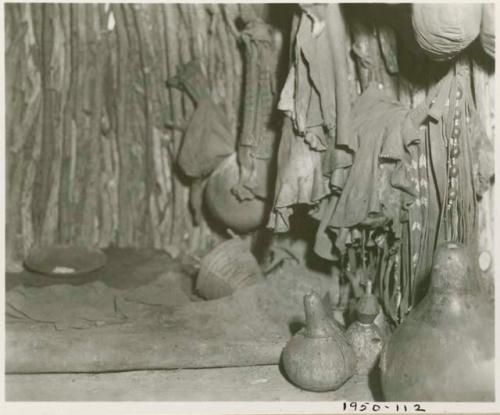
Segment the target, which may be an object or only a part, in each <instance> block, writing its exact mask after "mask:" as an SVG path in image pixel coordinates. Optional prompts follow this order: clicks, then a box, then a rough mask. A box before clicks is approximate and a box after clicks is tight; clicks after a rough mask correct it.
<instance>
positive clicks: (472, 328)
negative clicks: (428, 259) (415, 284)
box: [380, 243, 495, 402]
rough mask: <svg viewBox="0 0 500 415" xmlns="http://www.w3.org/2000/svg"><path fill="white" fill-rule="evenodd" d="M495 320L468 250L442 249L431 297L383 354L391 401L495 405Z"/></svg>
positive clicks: (412, 314) (385, 384)
mask: <svg viewBox="0 0 500 415" xmlns="http://www.w3.org/2000/svg"><path fill="white" fill-rule="evenodd" d="M493 315H494V307H493V304H491V303H490V302H489V301H488V300H487V299H486V298H483V296H482V295H481V294H480V288H479V283H478V280H477V277H476V275H475V272H474V270H473V266H472V261H471V255H470V253H469V252H468V250H467V249H466V248H465V247H464V246H463V245H460V244H458V243H447V244H444V245H442V246H441V247H440V248H439V249H438V250H437V252H436V254H435V257H434V262H433V268H432V273H431V283H430V287H429V291H428V293H427V294H426V296H425V297H424V299H423V300H422V301H421V302H420V303H419V304H418V305H417V306H416V307H415V308H414V309H413V310H412V311H411V312H410V314H409V315H408V316H407V318H406V320H405V321H404V322H403V323H402V324H401V325H400V326H398V327H397V328H396V330H395V331H394V333H393V334H392V336H391V338H390V339H389V342H388V343H387V345H386V346H385V347H384V350H383V352H382V355H381V359H380V369H381V383H382V390H383V394H384V397H385V398H386V400H389V401H452V402H456V401H475V402H477V401H492V400H494V399H495V393H494V392H495V383H494V324H493Z"/></svg>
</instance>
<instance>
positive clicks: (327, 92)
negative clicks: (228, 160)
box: [269, 4, 357, 231]
mask: <svg viewBox="0 0 500 415" xmlns="http://www.w3.org/2000/svg"><path fill="white" fill-rule="evenodd" d="M303 9H304V12H303V13H302V15H301V17H300V20H299V22H298V26H297V31H296V34H295V43H294V48H293V52H294V53H293V58H292V59H293V62H292V66H291V68H290V71H289V74H288V77H287V80H286V82H285V85H284V87H283V90H282V92H281V96H280V101H279V104H278V108H279V109H280V110H282V111H283V112H285V114H286V115H287V116H288V117H289V121H286V122H285V123H284V126H283V130H282V137H281V141H280V147H279V151H278V176H277V181H276V186H275V189H276V190H275V203H274V212H273V214H272V215H271V219H270V222H269V226H270V227H273V228H274V229H275V230H277V231H286V230H288V226H289V225H288V216H289V215H290V214H291V209H292V206H293V205H295V204H297V203H304V204H307V205H311V206H315V205H318V204H319V203H320V201H321V200H322V199H323V198H325V197H326V196H328V195H331V194H333V193H335V192H338V191H339V190H340V189H341V188H342V187H343V185H344V181H345V178H346V176H347V170H348V169H349V167H350V166H351V164H352V156H353V152H354V151H355V149H356V148H357V143H356V142H355V140H354V139H353V136H352V135H351V130H350V125H349V124H350V115H349V114H350V106H351V102H350V94H349V89H348V84H349V83H348V82H349V81H348V78H347V56H346V55H347V52H346V50H345V45H346V36H345V24H344V21H343V18H342V15H341V12H340V6H339V5H338V4H321V5H307V6H303Z"/></svg>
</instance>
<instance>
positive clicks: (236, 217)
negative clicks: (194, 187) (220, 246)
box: [205, 154, 269, 233]
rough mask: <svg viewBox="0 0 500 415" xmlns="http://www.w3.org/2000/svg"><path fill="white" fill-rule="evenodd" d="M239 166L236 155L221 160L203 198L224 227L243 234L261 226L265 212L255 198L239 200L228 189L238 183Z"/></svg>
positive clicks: (262, 204) (264, 221) (266, 208)
mask: <svg viewBox="0 0 500 415" xmlns="http://www.w3.org/2000/svg"><path fill="white" fill-rule="evenodd" d="M238 180H239V166H238V161H237V157H236V154H232V155H231V156H229V157H227V158H226V159H225V160H224V161H222V162H221V163H220V164H219V166H218V167H217V168H216V169H215V171H214V172H213V173H212V175H211V176H210V178H209V179H208V182H207V186H206V189H205V201H206V204H207V207H208V210H209V211H210V213H211V214H212V215H213V216H214V217H215V218H216V219H217V220H218V221H219V222H221V223H223V224H224V225H225V226H226V227H227V228H230V229H232V230H233V231H235V232H239V233H247V232H250V231H253V230H255V229H257V228H258V227H260V226H262V225H264V224H265V223H266V221H267V215H268V213H269V209H268V206H267V204H266V202H265V201H264V200H262V199H259V198H255V199H252V200H239V199H238V198H237V197H236V196H235V195H234V194H233V192H232V189H233V187H235V186H236V185H237V184H238Z"/></svg>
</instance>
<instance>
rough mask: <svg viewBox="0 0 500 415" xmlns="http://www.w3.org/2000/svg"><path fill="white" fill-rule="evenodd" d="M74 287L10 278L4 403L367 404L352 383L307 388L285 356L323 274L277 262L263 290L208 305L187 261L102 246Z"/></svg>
mask: <svg viewBox="0 0 500 415" xmlns="http://www.w3.org/2000/svg"><path fill="white" fill-rule="evenodd" d="M106 253H107V255H108V264H107V266H106V267H105V268H104V269H102V270H101V271H99V272H96V273H93V274H91V275H88V276H85V277H83V278H80V279H78V280H72V279H71V278H67V279H61V280H57V279H53V278H52V279H51V278H48V277H43V276H41V275H38V274H33V273H30V272H22V273H17V274H8V275H7V284H6V285H7V293H6V300H7V324H6V327H7V339H6V340H7V341H6V373H7V376H6V397H7V399H8V400H25V401H32V400H37V401H74V400H78V401H114V400H117V401H120V400H137V401H148V400H149V401H158V400H162V401H163V400H165V401H206V400H211V401H228V400H232V401H241V400H243V401H278V400H282V401H287V400H292V401H301V400H303V401H304V400H305V401H307V400H314V401H338V400H373V399H376V398H377V393H376V388H374V387H373V385H372V384H371V382H370V381H369V380H368V379H367V378H366V377H354V378H352V379H351V380H350V381H349V382H348V383H346V384H345V385H344V386H343V387H342V388H341V389H340V390H338V391H337V392H331V393H320V394H318V393H311V392H304V391H302V390H300V389H299V388H296V387H295V386H293V385H292V384H290V383H289V382H288V381H287V380H286V379H285V378H284V377H283V375H282V374H281V372H280V369H279V366H278V363H279V358H280V353H281V350H282V348H283V347H284V345H285V344H286V342H287V341H288V339H289V338H290V336H291V335H292V333H293V332H295V331H296V330H298V329H299V328H300V327H302V325H303V320H304V311H303V304H302V303H303V301H302V299H303V296H304V294H305V293H307V292H309V291H310V290H316V291H318V292H320V293H321V294H324V293H326V292H328V290H329V287H330V284H331V283H330V281H329V278H325V276H324V275H320V274H318V273H314V272H308V271H307V270H305V268H302V267H296V266H292V265H290V266H284V267H282V268H281V269H280V270H277V271H276V272H274V273H273V274H272V275H270V276H268V277H267V279H266V280H265V281H264V282H263V283H259V284H257V285H254V286H251V287H246V288H243V289H241V290H238V291H237V292H236V293H234V294H233V295H231V296H229V297H225V298H222V299H219V300H213V301H203V300H202V299H201V298H199V297H198V296H197V295H196V293H195V292H194V290H193V286H194V284H193V281H194V280H193V275H194V271H195V270H194V269H193V268H192V264H186V263H183V262H182V261H179V260H174V259H172V258H171V257H170V256H168V255H166V254H165V253H164V252H152V251H133V250H116V249H114V250H113V249H111V250H107V251H106Z"/></svg>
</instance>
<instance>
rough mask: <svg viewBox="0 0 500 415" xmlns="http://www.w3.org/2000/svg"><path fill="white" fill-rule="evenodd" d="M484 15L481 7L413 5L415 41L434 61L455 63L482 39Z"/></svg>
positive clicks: (478, 5)
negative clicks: (454, 61) (464, 51)
mask: <svg viewBox="0 0 500 415" xmlns="http://www.w3.org/2000/svg"><path fill="white" fill-rule="evenodd" d="M481 15H482V10H481V5H480V4H451V3H450V4H430V3H421V4H420V3H416V4H413V5H412V24H413V29H414V31H415V38H416V40H417V42H418V44H419V45H420V47H421V48H422V49H423V50H424V51H425V52H426V53H427V54H428V55H429V57H431V58H432V59H435V60H438V61H442V60H449V59H452V58H453V57H454V56H456V55H457V54H458V53H460V52H461V51H462V50H464V49H465V48H466V47H467V46H469V45H470V44H471V43H472V42H473V41H474V39H476V37H477V36H478V35H479V31H480V28H481Z"/></svg>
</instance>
